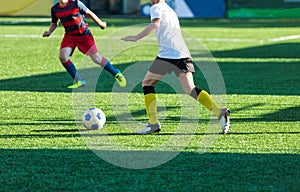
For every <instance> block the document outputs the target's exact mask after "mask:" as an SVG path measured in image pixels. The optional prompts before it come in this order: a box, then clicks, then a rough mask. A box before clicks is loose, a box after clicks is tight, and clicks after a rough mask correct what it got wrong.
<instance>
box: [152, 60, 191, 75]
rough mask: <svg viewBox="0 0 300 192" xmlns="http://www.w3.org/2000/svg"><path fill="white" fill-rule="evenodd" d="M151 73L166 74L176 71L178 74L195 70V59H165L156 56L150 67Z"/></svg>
mask: <svg viewBox="0 0 300 192" xmlns="http://www.w3.org/2000/svg"><path fill="white" fill-rule="evenodd" d="M149 71H150V72H151V73H155V74H160V75H165V74H167V73H168V74H171V73H172V72H174V73H175V74H176V75H177V76H178V75H179V74H180V73H186V72H192V73H194V72H195V68H194V64H193V61H192V60H191V59H190V58H183V59H165V58H160V57H156V59H155V60H154V61H153V63H152V65H151V66H150V68H149Z"/></svg>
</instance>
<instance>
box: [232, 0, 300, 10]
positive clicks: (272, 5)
mask: <svg viewBox="0 0 300 192" xmlns="http://www.w3.org/2000/svg"><path fill="white" fill-rule="evenodd" d="M227 7H228V9H229V10H231V9H240V8H252V9H278V8H284V9H287V8H299V7H300V3H286V2H284V0H227Z"/></svg>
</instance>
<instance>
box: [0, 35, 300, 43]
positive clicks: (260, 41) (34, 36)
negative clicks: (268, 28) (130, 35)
mask: <svg viewBox="0 0 300 192" xmlns="http://www.w3.org/2000/svg"><path fill="white" fill-rule="evenodd" d="M0 37H5V38H42V35H40V34H0ZM51 37H52V38H62V36H61V35H51ZM115 39H121V37H115ZM295 39H300V34H299V35H290V36H282V37H276V38H271V39H267V40H263V39H241V38H198V40H200V41H207V42H236V43H243V42H248V43H252V42H253V43H255V42H258V43H265V42H279V41H288V40H295ZM186 40H190V39H188V38H187V39H186Z"/></svg>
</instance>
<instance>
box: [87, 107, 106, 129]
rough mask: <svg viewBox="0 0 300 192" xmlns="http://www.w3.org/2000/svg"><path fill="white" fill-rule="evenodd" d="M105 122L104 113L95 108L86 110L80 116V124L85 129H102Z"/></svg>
mask: <svg viewBox="0 0 300 192" xmlns="http://www.w3.org/2000/svg"><path fill="white" fill-rule="evenodd" d="M105 122H106V117H105V114H104V112H103V111H102V110H101V109H98V108H96V107H94V108H89V109H87V110H86V111H85V112H84V113H83V115H82V124H83V126H84V127H85V128H86V129H92V130H98V129H102V128H103V126H104V124H105Z"/></svg>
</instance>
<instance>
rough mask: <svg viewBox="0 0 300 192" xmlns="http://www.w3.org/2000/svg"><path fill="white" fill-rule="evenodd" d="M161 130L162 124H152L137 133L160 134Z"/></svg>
mask: <svg viewBox="0 0 300 192" xmlns="http://www.w3.org/2000/svg"><path fill="white" fill-rule="evenodd" d="M160 130H161V125H160V122H157V123H156V124H150V123H148V125H146V127H145V128H144V129H142V130H139V131H138V132H136V133H137V134H151V133H155V132H160Z"/></svg>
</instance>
